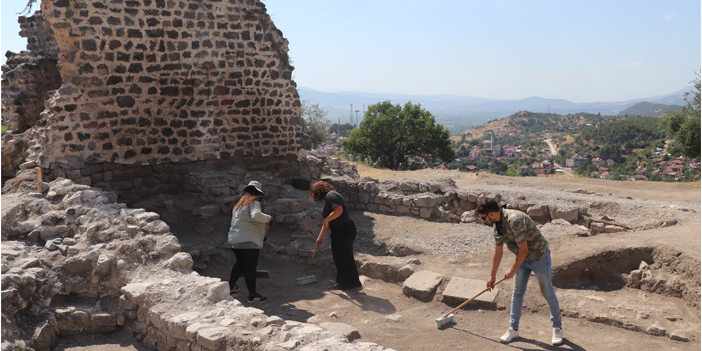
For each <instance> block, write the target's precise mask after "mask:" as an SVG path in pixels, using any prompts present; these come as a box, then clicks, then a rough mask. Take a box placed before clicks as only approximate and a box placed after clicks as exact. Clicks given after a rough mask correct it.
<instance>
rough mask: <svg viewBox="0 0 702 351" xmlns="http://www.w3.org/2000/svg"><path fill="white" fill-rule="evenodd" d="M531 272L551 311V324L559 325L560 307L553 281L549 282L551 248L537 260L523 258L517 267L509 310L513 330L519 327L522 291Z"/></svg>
mask: <svg viewBox="0 0 702 351" xmlns="http://www.w3.org/2000/svg"><path fill="white" fill-rule="evenodd" d="M531 272H534V274H535V275H536V281H537V282H539V288H540V289H541V295H543V296H544V298H545V299H546V302H547V303H548V309H549V312H550V313H551V325H552V326H553V327H554V328H555V327H560V326H561V308H560V306H559V305H558V297H556V291H555V290H553V283H552V282H551V250H549V251H547V252H546V254H545V255H543V257H541V258H539V259H537V260H524V262H522V265H521V266H519V268H517V273H516V274H515V275H514V284H513V287H512V288H513V290H512V311H511V312H510V319H509V326H510V327H512V329H515V330H516V329H519V319H520V318H521V317H522V305H523V304H524V293H526V288H527V283H528V282H529V276H530V275H531Z"/></svg>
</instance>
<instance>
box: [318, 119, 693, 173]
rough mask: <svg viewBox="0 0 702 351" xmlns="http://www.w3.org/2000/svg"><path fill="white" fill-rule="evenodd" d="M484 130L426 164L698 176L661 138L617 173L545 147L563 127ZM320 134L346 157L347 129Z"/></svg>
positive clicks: (611, 166)
mask: <svg viewBox="0 0 702 351" xmlns="http://www.w3.org/2000/svg"><path fill="white" fill-rule="evenodd" d="M588 126H590V125H589V124H588ZM482 127H483V126H479V127H478V128H482ZM574 130H575V128H569V132H570V133H571V134H572V133H573V131H574ZM488 131H489V132H491V135H490V137H489V138H487V140H478V139H473V140H471V141H469V142H468V141H466V138H465V137H464V136H461V137H460V140H461V141H462V142H460V141H459V142H454V143H453V145H454V148H455V151H456V154H457V155H458V157H457V158H456V159H455V160H454V161H453V162H451V163H442V162H440V161H436V162H435V163H434V164H433V165H431V167H430V168H434V169H439V170H451V169H457V170H459V171H461V172H467V173H479V172H484V173H496V174H502V175H512V176H536V177H549V176H554V175H557V174H567V175H570V176H574V175H578V176H580V177H589V178H595V179H610V180H622V181H649V180H651V181H668V182H671V181H672V182H681V181H692V180H693V179H699V176H700V160H698V159H690V158H687V157H685V156H683V155H680V154H678V153H676V154H671V153H667V149H668V146H669V144H670V143H671V141H670V140H666V141H665V142H664V144H663V145H662V146H663V147H651V148H650V149H649V150H645V149H642V150H640V151H644V152H640V153H639V154H638V155H636V156H635V157H636V161H635V165H634V170H633V172H632V171H631V167H630V168H629V171H628V172H627V171H625V172H622V171H621V169H618V166H619V168H621V166H623V165H622V164H621V163H617V162H616V161H615V160H613V159H612V158H602V157H592V156H590V157H588V156H583V155H579V154H572V155H569V154H566V155H565V156H564V155H563V154H564V153H563V152H561V153H558V150H556V149H555V148H554V149H550V148H549V145H548V142H549V141H552V140H554V141H555V140H557V139H558V138H564V137H566V136H567V135H568V134H569V133H566V132H550V133H549V132H547V133H525V132H524V131H522V130H519V129H502V130H495V131H490V130H488ZM464 135H465V134H464ZM467 135H470V134H469V133H468V134H467ZM483 135H484V134H483ZM326 137H327V138H326V141H325V142H324V143H323V144H321V145H320V146H319V147H318V148H317V149H316V150H315V151H316V152H318V153H320V154H322V155H327V156H334V157H348V155H346V153H345V152H344V148H343V146H342V143H341V142H342V141H343V140H346V139H347V138H348V132H347V131H345V132H343V133H337V132H328V133H327V134H326ZM454 137H456V135H454ZM505 137H507V138H510V139H511V140H515V138H519V140H520V141H522V143H521V144H520V145H507V144H504V145H500V144H499V143H498V141H500V140H503V138H505ZM452 138H453V137H452ZM674 151H675V150H674ZM554 155H555V156H554ZM646 156H648V157H646ZM517 166H518V167H517ZM428 168H429V167H428Z"/></svg>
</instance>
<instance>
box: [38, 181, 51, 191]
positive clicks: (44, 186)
mask: <svg viewBox="0 0 702 351" xmlns="http://www.w3.org/2000/svg"><path fill="white" fill-rule="evenodd" d="M37 190H39V192H40V193H42V194H43V193H45V192H47V191H49V184H48V183H45V182H39V183H37Z"/></svg>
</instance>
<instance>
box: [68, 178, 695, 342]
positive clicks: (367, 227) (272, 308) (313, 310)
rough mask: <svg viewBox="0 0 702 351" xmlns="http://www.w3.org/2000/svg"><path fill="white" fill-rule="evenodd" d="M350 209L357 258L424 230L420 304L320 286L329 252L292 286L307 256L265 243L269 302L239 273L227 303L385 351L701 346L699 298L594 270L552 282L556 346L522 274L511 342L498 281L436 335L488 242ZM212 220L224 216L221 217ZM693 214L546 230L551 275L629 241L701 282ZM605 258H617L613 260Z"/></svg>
mask: <svg viewBox="0 0 702 351" xmlns="http://www.w3.org/2000/svg"><path fill="white" fill-rule="evenodd" d="M359 173H360V174H361V176H370V177H373V178H376V179H379V180H381V181H382V180H388V179H402V178H407V179H414V180H429V179H437V178H445V177H451V178H453V179H454V180H455V181H456V185H457V186H459V187H461V186H467V185H471V184H483V185H511V186H514V187H532V188H545V189H564V190H567V191H573V190H576V189H583V190H586V191H589V192H594V193H600V194H605V195H608V194H612V195H613V196H620V197H624V198H626V197H631V198H633V199H641V200H665V201H685V202H695V203H699V202H700V184H699V182H698V183H695V184H670V183H654V182H645V183H639V182H619V181H616V182H615V181H607V180H594V179H580V178H575V179H573V178H558V177H550V178H536V177H529V178H509V177H502V176H496V175H489V174H488V175H486V174H479V175H475V174H466V173H460V172H456V171H436V170H421V171H413V172H394V171H388V170H377V169H372V168H368V167H365V166H362V165H359ZM698 208H699V206H698ZM350 214H351V216H352V217H353V218H354V220H355V222H356V223H357V226H358V227H359V236H358V238H357V245H356V252H357V253H358V254H359V255H361V254H370V255H377V254H379V253H382V252H387V251H388V250H389V249H391V248H392V247H393V245H399V244H398V243H402V242H403V236H404V235H408V236H409V235H414V236H416V235H417V233H421V234H422V235H424V236H426V238H427V239H426V242H425V243H424V245H418V246H417V247H414V249H416V250H415V251H416V252H417V254H415V255H411V256H407V257H405V258H406V259H407V260H410V259H418V260H419V261H420V262H421V263H420V264H419V265H418V266H417V267H415V271H418V270H429V271H433V272H437V273H440V274H442V275H443V276H444V278H445V279H444V282H443V283H442V285H441V286H440V287H439V290H438V292H437V294H436V295H435V296H433V297H432V298H431V300H429V301H419V300H417V299H415V298H411V297H407V296H405V295H404V294H403V292H402V285H401V283H400V284H395V283H388V282H384V281H382V280H378V279H370V278H367V277H362V281H363V284H364V289H363V290H362V291H361V292H360V293H355V294H354V293H352V294H347V293H344V292H341V291H338V290H329V289H328V288H329V286H330V285H331V283H332V280H333V279H334V274H335V271H334V269H333V265H330V264H329V263H330V258H329V257H320V258H319V259H317V258H316V259H315V260H316V261H318V262H316V263H315V264H313V265H312V268H311V269H310V274H314V275H315V277H316V280H317V283H315V284H310V285H305V286H297V285H295V280H296V279H297V278H299V277H302V276H303V274H304V271H305V268H306V267H307V263H308V261H307V260H306V259H303V258H291V257H289V256H287V255H281V254H277V253H275V252H272V251H271V250H268V251H266V250H264V252H263V255H262V257H261V261H260V263H259V269H267V270H269V272H270V278H269V279H259V280H258V291H259V292H260V293H262V294H264V295H266V296H268V297H270V300H269V301H268V302H266V303H261V304H250V303H248V302H246V298H245V297H246V288H245V285H244V282H243V279H240V280H239V285H240V286H241V287H242V289H241V291H240V292H239V293H238V295H235V298H240V300H241V301H242V303H243V304H244V305H245V306H253V307H256V308H260V309H262V310H263V311H264V312H265V313H266V314H267V315H277V316H280V317H282V318H284V319H288V320H295V321H301V322H311V323H315V324H319V323H322V322H328V321H333V322H341V323H346V324H349V325H352V326H354V327H356V328H357V329H358V330H359V332H360V335H361V337H360V339H357V340H355V341H354V342H359V341H360V342H374V343H377V344H379V345H382V346H384V347H388V348H393V349H395V350H435V349H437V350H507V349H515V348H516V349H522V350H555V349H565V350H699V349H700V347H701V344H700V314H699V296H696V303H697V306H698V307H697V308H691V307H690V302H689V301H688V302H686V301H684V300H683V299H682V298H678V297H672V296H664V295H660V294H656V293H652V292H648V291H643V290H639V289H633V288H627V287H623V286H614V287H611V286H610V283H611V281H597V277H596V276H595V277H587V278H588V279H590V280H587V279H585V278H582V277H581V278H578V279H580V280H579V282H587V286H578V287H566V285H568V284H567V283H563V284H561V285H560V286H559V283H558V282H557V283H556V284H555V285H556V292H557V294H558V296H559V299H560V301H561V307H562V309H563V310H564V311H570V312H569V313H568V314H567V315H566V316H564V318H563V327H564V332H565V342H564V345H562V346H560V347H554V346H551V344H550V340H551V327H550V321H549V316H548V309H547V307H546V305H545V302H544V300H543V298H542V297H541V296H540V293H539V289H538V286H537V285H536V283H535V281H534V279H532V280H530V285H529V287H528V291H527V296H526V298H525V306H524V313H523V315H522V321H521V328H520V335H521V338H520V339H517V340H515V341H514V342H512V343H510V344H509V345H503V344H500V343H499V341H498V339H499V337H500V336H501V335H502V334H503V333H504V331H505V330H506V328H507V326H508V322H509V299H510V295H511V282H508V283H502V286H498V288H499V289H500V291H499V293H498V297H497V308H495V309H479V308H475V307H470V306H469V307H467V308H466V309H463V310H460V311H459V312H457V315H456V322H457V323H456V324H455V325H453V326H450V327H449V328H446V329H442V330H438V329H437V328H436V326H435V319H436V318H438V317H440V316H442V315H443V314H444V313H445V312H447V311H449V310H451V309H452V308H453V307H455V306H451V305H447V304H445V303H442V302H440V292H441V291H443V289H444V288H445V286H446V281H448V280H449V279H450V278H451V277H454V276H460V277H465V278H472V279H480V280H486V279H487V277H488V272H489V269H490V259H491V255H492V251H491V247H489V246H483V247H477V248H475V249H473V250H469V251H467V252H466V253H463V254H460V255H459V254H452V253H450V251H446V250H440V249H439V248H437V246H438V244H436V243H437V241H432V239H436V238H439V239H442V238H447V239H450V238H451V237H452V236H453V235H455V234H456V233H459V232H460V231H465V230H468V228H474V227H470V226H468V225H462V224H452V223H437V222H430V221H423V220H419V219H415V218H408V217H400V216H391V215H382V214H376V213H370V212H364V211H350ZM221 217H223V218H224V216H221ZM162 218H163V219H164V220H166V221H167V222H168V223H169V224H170V225H171V228H172V230H173V231H174V233H175V234H176V235H178V236H179V238H180V240H181V241H182V242H183V243H184V246H187V245H188V243H187V241H188V239H189V240H190V241H192V242H196V241H211V242H221V241H222V240H223V238H224V236H225V235H226V231H227V226H228V221H227V220H226V218H224V220H222V219H218V220H211V221H209V225H202V223H199V224H197V225H193V224H190V225H193V227H189V226H188V225H186V224H185V221H182V222H181V221H178V219H176V218H170V221H169V218H168V215H167V214H162ZM695 218H696V219H695V220H690V221H685V222H678V224H677V225H675V226H672V227H667V228H657V229H649V230H641V231H629V232H624V233H615V234H601V235H597V236H594V237H577V236H575V235H557V234H558V233H557V229H551V230H550V231H547V232H546V233H545V234H544V235H546V236H547V238H548V240H549V242H550V245H551V252H552V258H553V267H554V274H555V272H556V271H557V270H559V269H565V268H567V267H571V266H572V265H574V264H577V263H578V262H580V261H583V262H584V261H586V260H588V259H591V258H592V257H597V256H598V255H600V254H602V253H605V252H615V253H616V252H620V253H624V252H628V251H626V250H628V249H631V248H633V249H632V250H654V249H656V248H661V247H669V248H670V250H672V251H671V252H682V253H684V256H686V257H690V258H691V259H692V260H696V262H697V267H696V269H697V270H698V273H697V277H699V260H700V230H701V228H700V217H699V214H697V215H696V216H695ZM663 219H665V218H662V220H663ZM181 220H182V219H181ZM320 225H321V223H320ZM194 226H199V228H194ZM188 228H189V229H188ZM189 230H193V233H195V232H197V234H196V235H193V236H191V237H190V238H185V237H183V236H184V235H185V234H184V232H187V231H189ZM488 230H489V228H488ZM269 235H270V240H271V241H272V242H276V240H280V239H281V238H283V237H286V236H289V233H285V232H284V230H283V228H282V226H276V225H273V226H271V231H270V234H269ZM310 240H311V241H313V240H314V239H313V238H311V239H310ZM437 240H438V239H437ZM439 241H440V240H439ZM311 245H313V244H311ZM432 246H433V247H432ZM614 259H615V260H616V258H614ZM513 260H514V255H512V254H511V253H509V252H506V253H505V255H504V258H503V261H502V264H501V266H500V271H499V274H502V273H503V272H504V271H505V270H506V267H508V266H509V265H510V264H511V262H512V261H513ZM593 262H594V261H593ZM233 263H234V257H233V254H231V252H230V251H227V250H220V252H219V253H218V254H217V255H215V256H214V259H213V260H212V261H211V262H209V266H208V268H207V269H206V270H205V271H203V272H201V274H204V275H209V276H214V277H219V278H222V279H223V280H228V278H229V277H228V276H229V270H230V268H231V265H232V264H233ZM593 264H595V263H593ZM635 268H636V267H634V268H632V269H635ZM572 279H575V278H572ZM593 279H594V280H593ZM686 283H688V284H697V286H699V284H700V282H699V280H697V281H696V282H686ZM698 291H699V290H698ZM693 300H695V298H693ZM573 311H577V312H578V313H579V314H574V313H573ZM641 313H643V314H644V315H645V316H644V315H642V314H641ZM612 316H615V317H612ZM644 317H645V318H646V320H643V321H642V320H641V318H644ZM617 319H621V320H622V321H624V322H627V321H628V322H634V324H637V323H638V325H648V324H654V323H656V324H658V325H663V326H665V327H666V329H667V330H668V332H670V331H673V330H677V329H678V328H680V329H682V330H683V331H684V334H685V335H686V336H687V337H688V338H689V339H690V341H689V342H682V341H675V340H671V339H670V338H668V337H664V336H653V335H649V334H646V333H644V332H641V331H632V330H627V329H625V328H622V327H618V326H615V325H617V323H614V322H612V320H617ZM671 319H672V321H671ZM594 321H600V322H601V323H598V322H594ZM608 321H609V322H608ZM55 349H56V350H85V351H93V350H143V349H145V348H143V345H141V344H139V343H138V342H136V341H134V340H131V339H129V338H128V336H125V335H124V334H115V335H105V336H76V337H73V338H70V339H68V338H67V339H63V340H61V343H60V344H59V346H57V347H56V348H55Z"/></svg>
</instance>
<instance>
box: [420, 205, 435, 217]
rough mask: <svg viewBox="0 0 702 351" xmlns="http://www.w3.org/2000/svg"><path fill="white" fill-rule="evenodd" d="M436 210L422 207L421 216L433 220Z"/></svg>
mask: <svg viewBox="0 0 702 351" xmlns="http://www.w3.org/2000/svg"><path fill="white" fill-rule="evenodd" d="M433 212H434V209H433V208H431V207H422V208H420V209H419V216H420V217H422V218H431V217H432V214H433Z"/></svg>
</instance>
